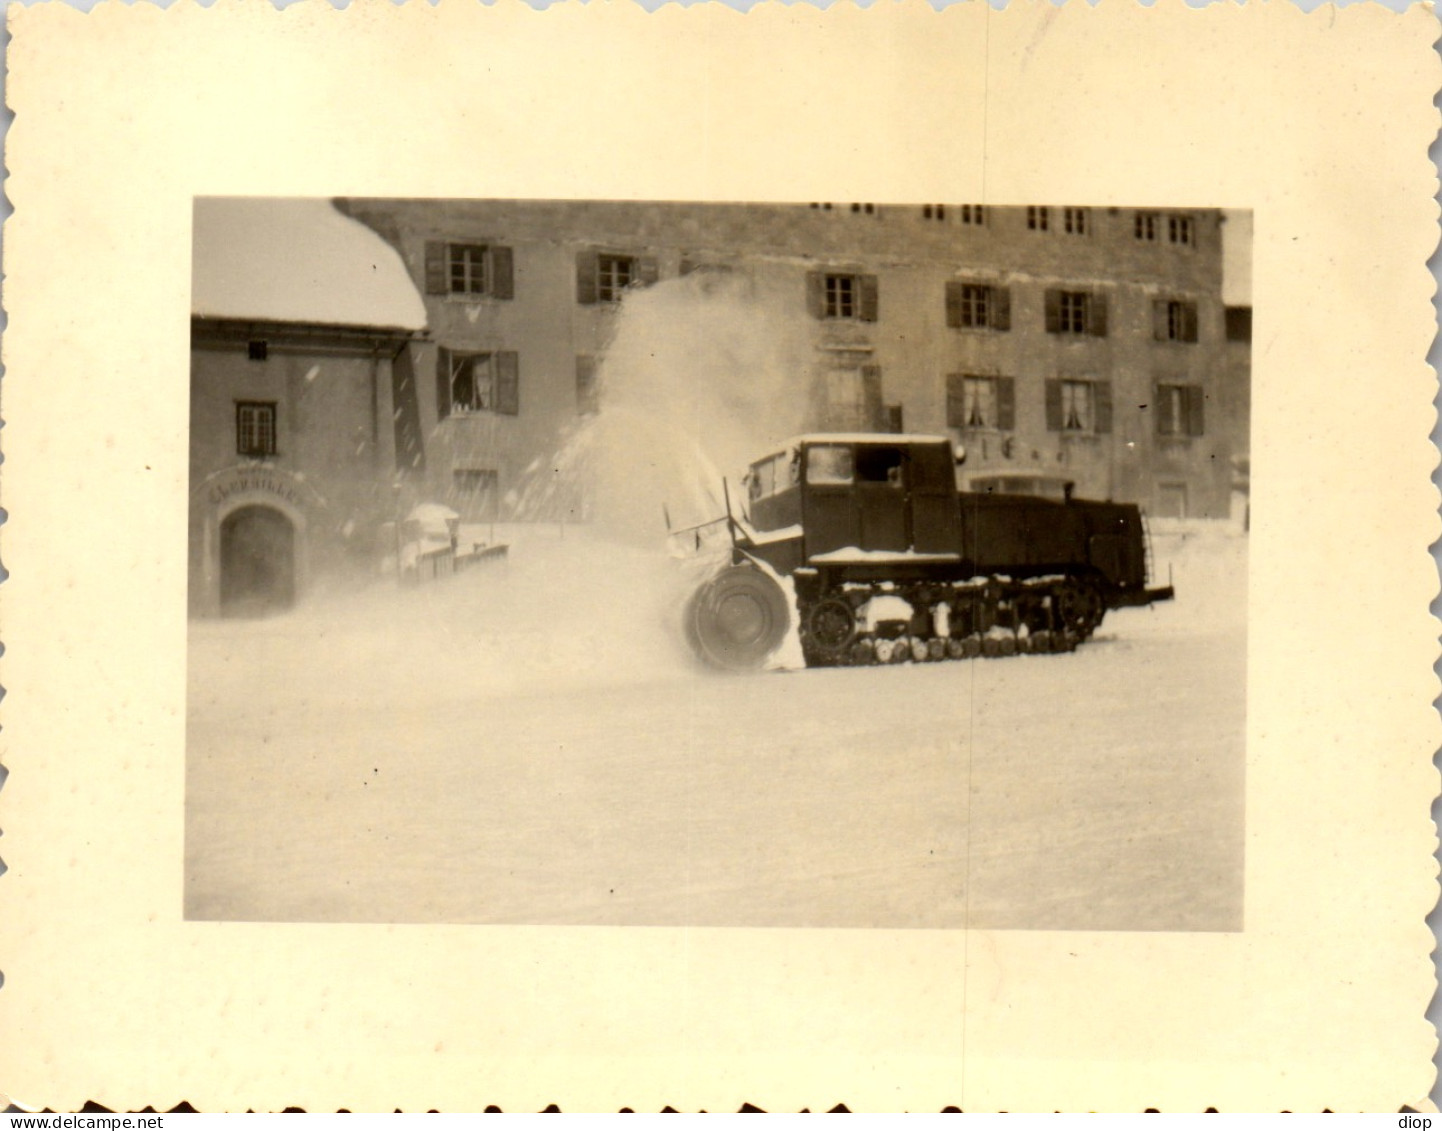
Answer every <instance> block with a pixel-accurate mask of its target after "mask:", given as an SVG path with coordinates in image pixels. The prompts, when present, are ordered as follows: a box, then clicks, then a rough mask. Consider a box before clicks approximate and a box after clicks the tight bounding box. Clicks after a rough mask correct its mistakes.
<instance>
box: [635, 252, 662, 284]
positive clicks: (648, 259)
mask: <svg viewBox="0 0 1442 1131" xmlns="http://www.w3.org/2000/svg"><path fill="white" fill-rule="evenodd" d="M660 277H661V272H660V269H659V268H658V267H657V265H656V257H655V256H654V255H643V256H640V257H639V258H638V259H637V260H636V285H637V286H641V287H654V286H655V285H656V280H657V279H659V278H660Z"/></svg>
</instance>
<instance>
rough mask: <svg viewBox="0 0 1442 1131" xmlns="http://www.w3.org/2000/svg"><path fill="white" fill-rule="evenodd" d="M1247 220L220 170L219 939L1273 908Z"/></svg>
mask: <svg viewBox="0 0 1442 1131" xmlns="http://www.w3.org/2000/svg"><path fill="white" fill-rule="evenodd" d="M1251 243H1252V216H1251V213H1250V212H1248V211H1243V210H1236V209H1229V208H1197V207H1167V206H1166V205H1152V204H1144V205H1140V206H1137V207H1113V206H1096V205H1065V204H1037V205H993V204H989V203H957V202H944V203H943V202H932V203H925V202H895V201H885V202H850V201H847V202H831V201H815V202H805V203H774V204H768V203H756V204H743V203H680V202H665V201H658V202H651V201H618V200H575V201H567V200H521V199H510V200H499V199H473V200H467V199H440V198H437V199H399V198H364V199H362V198H350V197H337V198H329V199H328V198H285V197H197V198H195V200H194V213H193V239H192V253H193V259H192V288H191V296H190V303H191V305H190V311H189V314H190V334H191V341H190V435H189V453H190V470H189V516H188V527H189V554H188V567H187V584H188V610H189V620H188V628H187V658H186V680H187V703H186V724H185V744H186V755H185V757H186V765H185V881H184V885H185V890H184V901H185V902H184V905H185V915H186V917H187V918H188V919H192V920H265V921H290V922H321V921H325V922H348V923H367V922H391V923H456V924H461V923H495V924H537V925H542V924H577V925H623V926H715V927H871V928H911V927H917V928H999V929H1021V930H1088V931H1181V932H1237V931H1240V930H1242V929H1243V926H1244V924H1243V895H1244V852H1243V847H1244V834H1245V807H1244V787H1245V776H1244V769H1245V756H1246V733H1245V724H1246V717H1247V703H1246V658H1247V593H1248V588H1247V571H1248V553H1247V545H1248V529H1249V519H1250V510H1249V470H1250V463H1249V431H1250V426H1249V418H1250V399H1251V395H1250V373H1251V325H1252V306H1251Z"/></svg>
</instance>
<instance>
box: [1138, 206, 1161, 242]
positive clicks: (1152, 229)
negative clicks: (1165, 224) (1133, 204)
mask: <svg viewBox="0 0 1442 1131" xmlns="http://www.w3.org/2000/svg"><path fill="white" fill-rule="evenodd" d="M1160 219H1161V217H1160V216H1158V215H1157V214H1156V213H1155V212H1138V213H1137V215H1136V220H1135V221H1134V224H1133V228H1132V231H1133V232H1134V234H1135V235H1136V237H1137V239H1139V240H1143V241H1145V242H1147V243H1153V242H1155V241H1156V238H1157V222H1158V221H1159V220H1160Z"/></svg>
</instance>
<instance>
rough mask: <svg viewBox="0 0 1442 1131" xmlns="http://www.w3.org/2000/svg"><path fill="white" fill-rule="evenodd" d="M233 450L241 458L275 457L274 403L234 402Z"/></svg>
mask: <svg viewBox="0 0 1442 1131" xmlns="http://www.w3.org/2000/svg"><path fill="white" fill-rule="evenodd" d="M235 450H236V451H237V452H238V453H239V454H240V455H243V456H273V455H275V402H274V401H236V402H235Z"/></svg>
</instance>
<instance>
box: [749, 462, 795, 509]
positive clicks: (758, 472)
mask: <svg viewBox="0 0 1442 1131" xmlns="http://www.w3.org/2000/svg"><path fill="white" fill-rule="evenodd" d="M800 459H801V457H800V454H799V453H797V452H795V451H790V452H781V453H780V454H778V455H774V456H772V457H771V458H770V459H764V460H762V461H761V462H760V463H753V464H752V465H751V473H750V474H749V475H748V476H747V477H746V478H747V490H748V492H749V494H750V497H751V501H752V502H753V503H754V502H755V501H756V500H757V499H767V498H770V497H771V496H772V495H776V494H779V493H780V492H782V491H785V490H786V489H787V488H788V487H794V486H796V477H797V471H798V467H799V464H800Z"/></svg>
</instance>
